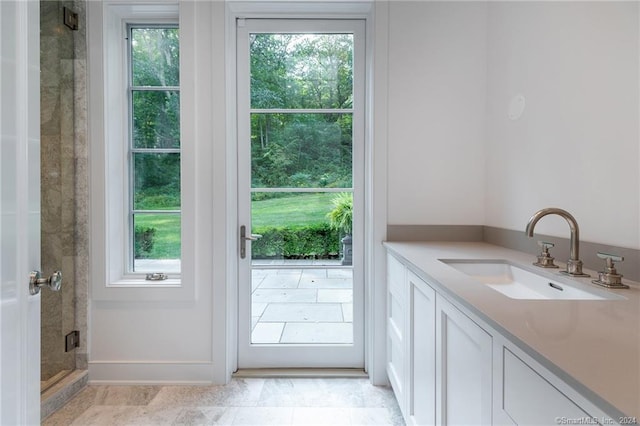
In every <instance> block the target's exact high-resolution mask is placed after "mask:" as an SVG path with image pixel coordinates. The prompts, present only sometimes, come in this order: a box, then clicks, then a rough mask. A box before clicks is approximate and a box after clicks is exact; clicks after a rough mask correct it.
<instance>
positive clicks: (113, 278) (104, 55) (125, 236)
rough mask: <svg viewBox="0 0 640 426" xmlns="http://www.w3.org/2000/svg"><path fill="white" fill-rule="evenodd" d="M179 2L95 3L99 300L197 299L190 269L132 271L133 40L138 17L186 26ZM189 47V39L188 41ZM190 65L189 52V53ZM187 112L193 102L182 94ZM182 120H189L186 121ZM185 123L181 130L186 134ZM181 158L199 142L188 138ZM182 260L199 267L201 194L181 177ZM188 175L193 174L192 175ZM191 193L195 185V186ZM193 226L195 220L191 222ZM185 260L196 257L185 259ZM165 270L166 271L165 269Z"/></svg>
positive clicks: (93, 126)
mask: <svg viewBox="0 0 640 426" xmlns="http://www.w3.org/2000/svg"><path fill="white" fill-rule="evenodd" d="M178 12H179V8H178V4H177V3H175V2H163V3H160V4H158V3H156V4H152V3H139V2H137V3H125V2H123V1H117V0H116V1H105V2H89V3H88V4H87V16H88V26H90V27H91V28H102V31H95V32H94V31H91V32H89V34H88V36H89V57H88V67H89V69H90V74H89V76H90V78H89V85H88V86H89V96H88V97H89V132H90V150H91V151H90V167H91V169H90V175H91V183H90V188H91V212H92V214H91V221H92V223H91V237H92V239H91V241H92V244H91V267H92V274H91V276H92V298H93V299H94V300H147V301H153V300H173V301H179V300H194V298H195V283H194V280H193V279H189V275H190V274H189V273H187V274H185V273H184V272H183V273H182V274H170V275H169V278H168V279H166V280H162V281H150V280H146V279H145V278H146V273H144V272H141V273H132V272H130V271H131V269H132V268H131V267H130V264H131V260H130V259H129V258H130V257H131V254H130V252H131V248H130V242H129V239H130V232H131V231H130V229H129V228H130V223H129V217H128V216H129V198H128V197H129V193H130V188H129V171H128V155H129V152H128V151H129V132H130V129H129V123H130V118H129V110H130V105H129V99H128V98H129V97H128V95H127V94H128V89H129V87H128V85H129V64H128V62H129V57H128V56H129V51H128V43H127V40H126V39H125V35H126V34H127V27H128V25H130V24H136V25H138V24H142V25H144V24H149V25H152V24H160V25H162V24H170V25H179V22H178V21H179V13H178ZM180 44H181V50H182V41H181V43H180ZM181 68H182V59H181ZM180 104H181V107H180V108H181V112H180V116H181V117H183V116H184V114H188V112H185V111H184V109H185V107H184V106H183V102H182V99H181V103H180ZM181 127H182V126H181ZM182 133H183V129H181V134H182ZM181 139H182V141H181V151H182V152H181V164H182V169H183V170H184V157H185V155H186V156H187V157H189V156H190V153H191V152H192V151H193V149H194V148H193V146H192V144H189V143H184V138H183V137H181ZM181 179H182V182H181V186H182V188H183V190H182V195H181V197H182V200H181V204H182V205H181V210H182V212H183V214H182V217H181V222H182V226H181V230H182V244H181V249H182V250H181V251H182V262H181V263H182V265H181V269H182V270H183V271H184V270H185V269H190V270H193V267H194V263H195V262H194V260H193V252H194V249H193V248H191V247H189V246H188V244H185V241H187V240H188V237H187V235H186V234H185V226H184V225H185V220H188V219H185V214H184V212H185V210H188V209H190V208H191V209H192V210H193V198H194V197H193V196H192V195H191V194H189V193H186V194H185V189H186V188H188V187H189V185H188V183H187V182H185V177H184V176H182V177H181ZM187 179H188V178H187ZM187 192H188V191H187ZM186 229H191V227H186ZM185 259H188V260H186V261H185ZM158 272H164V271H158Z"/></svg>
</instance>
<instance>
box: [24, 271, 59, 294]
mask: <svg viewBox="0 0 640 426" xmlns="http://www.w3.org/2000/svg"><path fill="white" fill-rule="evenodd" d="M41 277H42V273H41V272H40V271H31V273H30V274H29V293H30V294H31V295H32V296H33V295H36V294H38V293H40V289H41V288H42V287H44V286H47V287H49V288H50V289H51V290H52V291H60V287H61V286H62V272H60V271H55V272H54V273H53V274H51V276H50V277H49V278H41Z"/></svg>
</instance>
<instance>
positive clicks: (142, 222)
mask: <svg viewBox="0 0 640 426" xmlns="http://www.w3.org/2000/svg"><path fill="white" fill-rule="evenodd" d="M137 226H142V227H150V228H155V229H156V234H155V238H154V244H153V250H151V253H150V254H149V259H179V258H180V215H177V214H140V215H136V227H137Z"/></svg>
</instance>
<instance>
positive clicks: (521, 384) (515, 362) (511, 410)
mask: <svg viewBox="0 0 640 426" xmlns="http://www.w3.org/2000/svg"><path fill="white" fill-rule="evenodd" d="M501 355H502V356H503V363H504V366H503V369H502V370H503V374H504V376H503V380H502V383H503V384H504V388H503V397H502V398H501V400H502V407H501V409H502V410H503V411H504V412H505V413H506V414H507V415H508V416H509V418H511V419H512V420H513V421H514V422H515V424H518V425H541V424H557V423H558V422H559V420H558V419H565V418H566V419H587V418H589V419H591V418H593V416H590V415H589V414H587V413H586V412H585V411H584V410H582V409H581V408H580V407H578V406H577V405H576V404H575V403H574V402H573V401H572V400H570V399H569V398H568V397H567V396H566V395H564V394H563V393H562V392H561V391H560V390H558V389H557V388H556V387H554V386H553V385H552V384H551V383H549V382H548V381H547V380H546V379H545V378H544V377H543V376H541V375H540V373H539V372H536V371H535V370H534V369H533V368H532V367H531V366H529V365H528V364H526V363H525V362H524V361H523V360H521V359H520V358H519V357H518V356H516V355H515V354H514V353H513V352H511V351H510V350H509V349H507V348H506V347H505V348H503V353H502V354H501Z"/></svg>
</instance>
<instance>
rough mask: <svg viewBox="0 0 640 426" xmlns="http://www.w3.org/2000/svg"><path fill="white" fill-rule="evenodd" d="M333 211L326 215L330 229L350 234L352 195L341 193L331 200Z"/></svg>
mask: <svg viewBox="0 0 640 426" xmlns="http://www.w3.org/2000/svg"><path fill="white" fill-rule="evenodd" d="M331 202H332V204H333V210H331V211H330V212H329V213H327V217H328V218H329V224H330V226H331V229H335V230H340V231H343V232H344V233H345V234H351V230H352V229H351V228H352V225H353V193H351V192H341V193H340V194H338V195H336V196H335V197H334V198H333V199H332V200H331Z"/></svg>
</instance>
